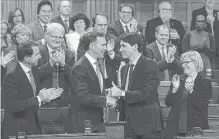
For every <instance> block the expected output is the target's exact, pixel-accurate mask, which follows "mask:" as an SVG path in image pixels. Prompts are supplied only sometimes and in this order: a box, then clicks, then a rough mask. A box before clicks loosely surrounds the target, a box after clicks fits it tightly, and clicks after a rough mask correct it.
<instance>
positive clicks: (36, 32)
mask: <svg viewBox="0 0 219 139" xmlns="http://www.w3.org/2000/svg"><path fill="white" fill-rule="evenodd" d="M37 16H38V19H37V21H35V22H33V23H31V24H29V25H28V27H29V28H30V29H31V30H32V36H33V40H34V41H38V40H41V39H43V38H44V36H45V32H46V30H47V26H48V24H49V22H50V20H51V18H52V16H53V13H52V4H51V2H50V1H48V0H42V1H41V2H40V3H39V4H38V6H37Z"/></svg>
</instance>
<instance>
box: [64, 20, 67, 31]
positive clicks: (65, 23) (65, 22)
mask: <svg viewBox="0 0 219 139" xmlns="http://www.w3.org/2000/svg"><path fill="white" fill-rule="evenodd" d="M64 26H65V33H68V20H64Z"/></svg>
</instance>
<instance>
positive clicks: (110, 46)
mask: <svg viewBox="0 0 219 139" xmlns="http://www.w3.org/2000/svg"><path fill="white" fill-rule="evenodd" d="M106 48H107V52H108V53H109V54H110V53H112V52H113V51H114V48H115V41H114V40H113V39H111V40H109V41H108V43H107V45H106Z"/></svg>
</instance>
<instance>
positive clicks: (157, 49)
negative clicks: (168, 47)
mask: <svg viewBox="0 0 219 139" xmlns="http://www.w3.org/2000/svg"><path fill="white" fill-rule="evenodd" d="M153 47H154V51H155V53H156V55H157V61H160V60H162V57H161V54H160V50H159V48H158V46H157V43H156V42H154V45H153Z"/></svg>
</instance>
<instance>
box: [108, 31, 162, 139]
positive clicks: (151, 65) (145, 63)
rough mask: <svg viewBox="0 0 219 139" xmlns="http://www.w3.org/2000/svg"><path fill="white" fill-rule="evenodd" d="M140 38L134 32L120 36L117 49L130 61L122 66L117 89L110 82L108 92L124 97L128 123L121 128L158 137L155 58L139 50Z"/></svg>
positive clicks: (138, 138)
mask: <svg viewBox="0 0 219 139" xmlns="http://www.w3.org/2000/svg"><path fill="white" fill-rule="evenodd" d="M142 40H143V38H142V36H141V35H140V34H137V33H128V34H125V35H123V36H121V42H120V45H121V48H120V51H121V53H122V57H123V58H128V59H129V62H130V63H129V64H127V65H126V66H124V67H123V68H122V71H121V79H122V86H121V89H120V88H118V87H117V86H116V85H115V84H113V87H112V88H111V91H110V94H111V95H112V96H117V97H118V96H120V97H124V100H125V101H124V102H125V108H124V109H125V114H126V121H127V123H128V124H127V125H126V127H125V128H126V129H127V128H128V127H129V128H130V129H131V130H132V131H129V134H130V133H133V134H132V135H131V136H132V137H133V138H135V139H160V138H161V130H162V129H163V123H162V117H161V107H160V102H159V99H158V93H157V87H158V85H159V70H158V66H157V64H156V62H154V61H153V60H151V59H149V58H147V57H145V56H144V55H143V54H142V52H143V49H144V45H142V44H143V43H142ZM126 132H127V130H126Z"/></svg>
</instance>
